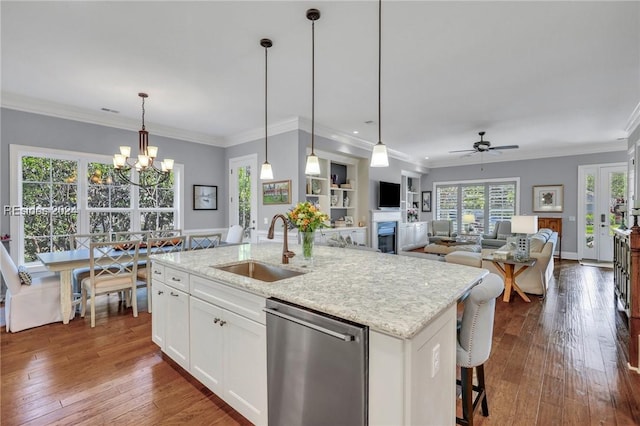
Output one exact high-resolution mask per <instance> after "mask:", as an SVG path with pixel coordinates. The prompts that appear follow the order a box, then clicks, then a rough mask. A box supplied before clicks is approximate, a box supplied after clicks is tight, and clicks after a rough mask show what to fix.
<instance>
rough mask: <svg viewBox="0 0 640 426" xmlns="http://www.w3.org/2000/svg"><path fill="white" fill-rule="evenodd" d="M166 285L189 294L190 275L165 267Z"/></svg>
mask: <svg viewBox="0 0 640 426" xmlns="http://www.w3.org/2000/svg"><path fill="white" fill-rule="evenodd" d="M164 283H165V284H166V285H169V286H171V287H173V288H177V289H178V290H182V291H185V292H187V293H188V292H189V274H188V273H187V272H184V271H181V270H179V269H173V268H168V267H165V268H164Z"/></svg>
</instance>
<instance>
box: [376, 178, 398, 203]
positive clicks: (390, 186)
mask: <svg viewBox="0 0 640 426" xmlns="http://www.w3.org/2000/svg"><path fill="white" fill-rule="evenodd" d="M378 207H379V208H396V209H399V208H400V184H399V183H392V182H383V181H380V185H379V186H378Z"/></svg>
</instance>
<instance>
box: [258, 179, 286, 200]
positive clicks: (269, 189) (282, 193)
mask: <svg viewBox="0 0 640 426" xmlns="http://www.w3.org/2000/svg"><path fill="white" fill-rule="evenodd" d="M262 204H291V181H290V180H278V181H274V182H263V183H262Z"/></svg>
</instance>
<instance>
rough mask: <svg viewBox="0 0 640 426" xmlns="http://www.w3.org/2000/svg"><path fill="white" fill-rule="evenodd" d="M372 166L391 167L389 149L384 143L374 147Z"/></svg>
mask: <svg viewBox="0 0 640 426" xmlns="http://www.w3.org/2000/svg"><path fill="white" fill-rule="evenodd" d="M370 166H371V167H389V156H388V155H387V147H386V146H385V145H384V144H383V143H382V142H378V143H377V144H375V145H374V146H373V153H372V154H371V164H370Z"/></svg>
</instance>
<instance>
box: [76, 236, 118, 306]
mask: <svg viewBox="0 0 640 426" xmlns="http://www.w3.org/2000/svg"><path fill="white" fill-rule="evenodd" d="M69 240H70V242H71V250H82V249H86V250H89V247H90V245H91V243H105V242H109V241H111V233H110V232H98V233H95V234H73V235H70V237H69ZM72 276H73V293H74V295H75V296H77V297H79V296H80V292H81V290H82V289H81V288H80V283H81V282H82V280H83V279H85V278H87V277H88V276H89V268H78V269H74V270H73V274H72Z"/></svg>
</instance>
